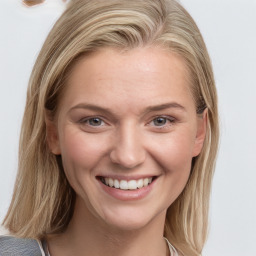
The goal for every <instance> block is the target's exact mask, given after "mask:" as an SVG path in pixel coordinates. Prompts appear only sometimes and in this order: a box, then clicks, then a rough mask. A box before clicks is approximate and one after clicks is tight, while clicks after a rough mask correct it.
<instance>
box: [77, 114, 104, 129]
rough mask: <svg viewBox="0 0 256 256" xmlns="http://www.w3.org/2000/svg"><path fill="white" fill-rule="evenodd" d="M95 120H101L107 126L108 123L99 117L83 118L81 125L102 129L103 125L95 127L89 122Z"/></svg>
mask: <svg viewBox="0 0 256 256" xmlns="http://www.w3.org/2000/svg"><path fill="white" fill-rule="evenodd" d="M93 119H94V120H96V119H98V120H100V121H101V122H103V123H105V124H106V122H105V121H104V120H103V119H102V118H101V117H98V116H95V117H87V118H83V119H81V120H80V121H79V123H81V124H85V125H87V126H89V127H101V126H102V124H101V125H95V126H94V125H91V124H90V123H89V122H90V121H92V120H93Z"/></svg>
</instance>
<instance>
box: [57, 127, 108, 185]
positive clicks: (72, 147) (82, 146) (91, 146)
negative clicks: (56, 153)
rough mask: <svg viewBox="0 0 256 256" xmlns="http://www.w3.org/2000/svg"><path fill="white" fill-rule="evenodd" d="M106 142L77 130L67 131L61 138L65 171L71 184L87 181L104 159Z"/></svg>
mask: <svg viewBox="0 0 256 256" xmlns="http://www.w3.org/2000/svg"><path fill="white" fill-rule="evenodd" d="M103 142H104V140H103V139H102V140H101V139H97V140H95V135H90V134H86V133H84V132H82V131H76V130H75V129H66V130H65V131H64V133H63V136H61V137H60V148H61V156H62V163H63V167H64V171H65V173H66V176H67V178H68V180H69V181H70V183H74V179H75V180H77V181H79V180H80V181H81V180H86V179H87V178H88V177H89V176H91V175H93V169H94V167H95V166H97V164H98V162H99V161H100V159H102V158H103V157H104V154H105V151H106V149H105V148H104V145H107V144H106V143H103Z"/></svg>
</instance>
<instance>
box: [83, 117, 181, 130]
mask: <svg viewBox="0 0 256 256" xmlns="http://www.w3.org/2000/svg"><path fill="white" fill-rule="evenodd" d="M96 119H98V120H99V121H100V122H101V124H100V125H92V124H90V121H93V120H96ZM157 119H159V120H160V119H162V120H163V121H164V122H165V123H164V124H163V125H159V126H158V125H153V126H154V127H156V128H157V129H164V128H168V127H169V126H171V125H173V124H174V123H175V121H176V120H175V118H173V117H170V116H161V115H160V116H155V117H154V118H153V119H152V120H151V121H150V122H149V123H148V124H147V125H150V124H152V123H153V122H155V121H156V120H157ZM79 123H81V124H85V125H87V126H88V127H93V128H95V127H96V128H99V127H102V126H103V125H104V124H107V123H106V122H105V121H104V120H103V119H102V118H101V117H98V116H93V117H87V118H83V119H81V120H80V121H79ZM102 123H103V124H102Z"/></svg>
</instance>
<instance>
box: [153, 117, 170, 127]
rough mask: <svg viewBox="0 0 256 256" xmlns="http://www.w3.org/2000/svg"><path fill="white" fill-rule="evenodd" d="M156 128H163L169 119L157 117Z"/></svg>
mask: <svg viewBox="0 0 256 256" xmlns="http://www.w3.org/2000/svg"><path fill="white" fill-rule="evenodd" d="M153 123H154V125H155V126H163V125H165V124H166V123H167V118H165V117H157V118H155V119H154V120H153Z"/></svg>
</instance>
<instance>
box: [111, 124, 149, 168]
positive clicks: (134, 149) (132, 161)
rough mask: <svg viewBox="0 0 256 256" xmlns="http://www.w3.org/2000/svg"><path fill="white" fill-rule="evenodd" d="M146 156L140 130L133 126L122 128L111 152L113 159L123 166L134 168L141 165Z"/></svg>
mask: <svg viewBox="0 0 256 256" xmlns="http://www.w3.org/2000/svg"><path fill="white" fill-rule="evenodd" d="M145 158H146V151H145V149H144V147H143V143H142V138H141V136H139V133H138V130H137V129H136V128H135V127H133V126H130V127H128V126H127V127H125V128H123V129H120V130H119V132H118V133H117V136H116V138H115V143H114V147H113V148H112V150H111V152H110V159H111V161H112V162H113V163H115V164H118V165H120V166H121V167H123V168H127V169H132V168H135V167H136V166H139V165H141V164H142V163H143V162H144V161H145Z"/></svg>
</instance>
